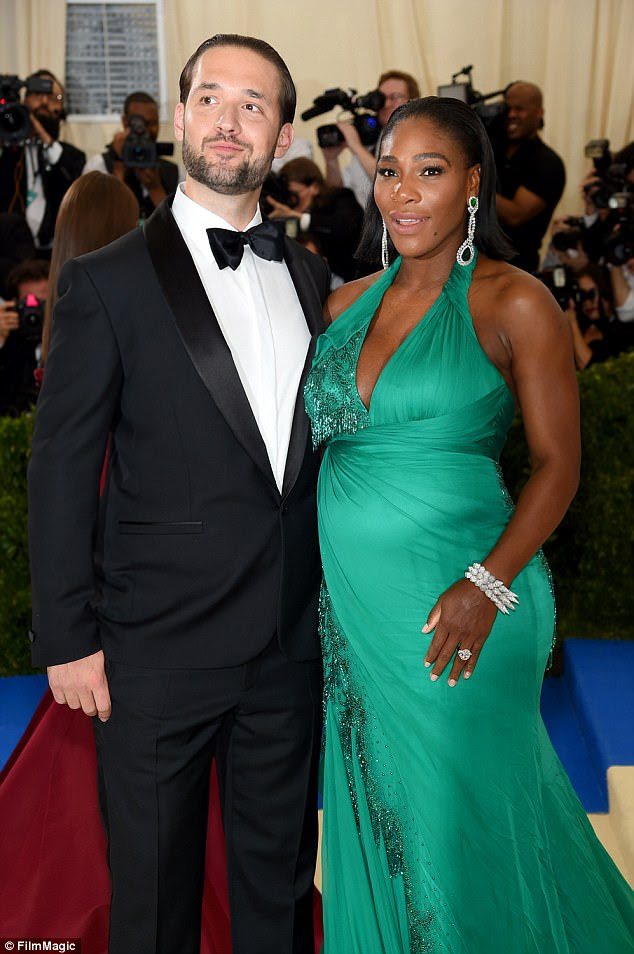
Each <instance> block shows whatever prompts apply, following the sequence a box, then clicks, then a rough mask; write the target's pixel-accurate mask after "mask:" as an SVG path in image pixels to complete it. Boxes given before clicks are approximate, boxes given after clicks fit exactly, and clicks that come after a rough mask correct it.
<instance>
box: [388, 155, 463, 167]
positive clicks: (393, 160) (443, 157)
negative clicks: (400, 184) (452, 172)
mask: <svg viewBox="0 0 634 954" xmlns="http://www.w3.org/2000/svg"><path fill="white" fill-rule="evenodd" d="M412 158H413V159H414V160H415V161H416V162H419V161H420V160H421V159H442V160H444V162H446V163H447V165H448V166H450V165H451V161H450V160H449V159H448V158H447V156H446V155H445V154H444V153H443V152H417V153H416V155H415V156H412ZM379 162H398V159H397V158H396V156H390V155H387V156H379Z"/></svg>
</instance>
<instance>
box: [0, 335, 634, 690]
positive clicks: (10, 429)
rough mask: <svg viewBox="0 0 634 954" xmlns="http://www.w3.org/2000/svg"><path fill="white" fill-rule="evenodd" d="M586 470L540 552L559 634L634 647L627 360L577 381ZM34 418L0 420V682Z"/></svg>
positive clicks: (18, 570) (18, 661)
mask: <svg viewBox="0 0 634 954" xmlns="http://www.w3.org/2000/svg"><path fill="white" fill-rule="evenodd" d="M579 389H580V393H581V407H582V440H583V463H582V475H581V485H580V488H579V492H578V493H577V496H576V498H575V500H574V502H573V504H572V506H571V508H570V510H569V512H568V514H567V515H566V518H565V519H564V521H563V522H562V524H561V526H560V527H559V528H558V529H557V531H556V532H555V533H554V534H553V536H552V537H551V538H550V540H549V541H548V542H547V543H546V545H545V546H544V551H545V553H546V556H547V557H548V560H549V562H550V565H551V568H552V571H553V577H554V580H555V589H556V596H557V607H558V633H559V636H560V638H565V637H567V636H578V637H593V638H611V639H632V638H634V586H632V584H631V579H630V571H631V567H632V565H633V560H632V557H633V554H632V538H633V530H634V353H631V354H627V355H624V356H622V357H620V358H618V359H616V360H614V361H610V362H607V363H606V364H601V365H597V366H596V367H591V368H588V369H587V370H585V371H583V372H582V373H581V374H580V375H579ZM32 429H33V416H32V415H31V414H25V415H23V416H22V417H19V418H0V675H15V674H17V673H27V672H31V671H32V670H31V668H30V661H29V660H30V657H29V642H28V639H27V637H26V632H27V630H28V627H29V621H30V592H29V571H28V556H27V545H26V494H25V471H26V464H27V460H28V455H29V443H30V439H31V433H32ZM527 458H528V455H527V450H526V444H525V441H524V437H523V432H522V428H521V422H520V421H519V419H518V420H516V421H515V422H514V423H513V426H512V428H511V433H510V435H509V442H508V444H507V447H506V450H505V453H504V457H503V460H502V468H503V470H504V474H505V477H506V481H507V484H508V486H509V490H510V491H511V494H512V495H513V497H514V498H515V499H516V498H517V495H518V493H519V490H520V489H521V487H522V485H523V484H524V482H525V481H526V477H527V475H528V459H527Z"/></svg>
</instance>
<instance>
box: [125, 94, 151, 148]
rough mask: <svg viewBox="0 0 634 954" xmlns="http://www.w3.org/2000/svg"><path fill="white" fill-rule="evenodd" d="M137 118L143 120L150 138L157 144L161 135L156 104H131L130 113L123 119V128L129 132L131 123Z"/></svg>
mask: <svg viewBox="0 0 634 954" xmlns="http://www.w3.org/2000/svg"><path fill="white" fill-rule="evenodd" d="M135 118H136V119H142V120H143V122H144V124H145V129H146V131H147V134H148V136H149V137H150V139H153V140H154V142H156V140H157V139H158V134H159V115H158V107H157V106H156V105H155V104H154V103H134V102H133V103H130V105H129V106H128V112H127V113H126V114H125V115H124V116H122V117H121V122H122V123H123V128H124V129H126V130H129V129H130V125H131V122H130V121H131V120H132V121H134V119H135Z"/></svg>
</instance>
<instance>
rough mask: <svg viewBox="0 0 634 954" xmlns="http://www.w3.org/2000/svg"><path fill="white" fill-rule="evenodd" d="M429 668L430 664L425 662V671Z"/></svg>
mask: <svg viewBox="0 0 634 954" xmlns="http://www.w3.org/2000/svg"><path fill="white" fill-rule="evenodd" d="M430 666H431V663H430V662H427V660H425V669H429V667H430Z"/></svg>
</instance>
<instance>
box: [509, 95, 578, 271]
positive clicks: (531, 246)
mask: <svg viewBox="0 0 634 954" xmlns="http://www.w3.org/2000/svg"><path fill="white" fill-rule="evenodd" d="M504 100H505V103H506V108H507V114H506V120H505V136H504V137H503V138H502V142H501V144H500V145H499V146H498V148H497V149H496V166H497V171H498V195H497V197H496V209H497V213H498V217H499V219H500V222H501V223H502V226H503V228H504V231H505V232H506V234H507V235H508V237H509V239H510V240H511V242H512V244H513V246H514V247H515V249H516V250H517V256H516V257H515V258H514V259H512V264H513V265H517V266H518V267H519V268H523V269H525V270H526V271H528V272H535V271H537V268H538V265H539V249H540V246H541V243H542V239H543V237H544V235H545V233H546V229H547V228H548V223H549V222H550V219H551V217H552V214H553V211H554V209H555V206H556V205H557V203H558V202H559V199H560V198H561V195H562V193H563V191H564V186H565V184H566V171H565V169H564V164H563V162H562V161H561V159H560V158H559V156H558V155H557V153H556V152H554V151H553V150H552V149H551V148H550V147H549V146H547V145H546V144H545V143H544V142H542V140H541V139H540V137H539V135H538V133H539V130H540V129H542V128H543V125H544V108H543V105H542V94H541V90H540V89H539V87H537V86H535V85H534V84H533V83H524V82H518V83H511V85H510V86H508V87H507V89H506V92H505V95H504Z"/></svg>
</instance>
